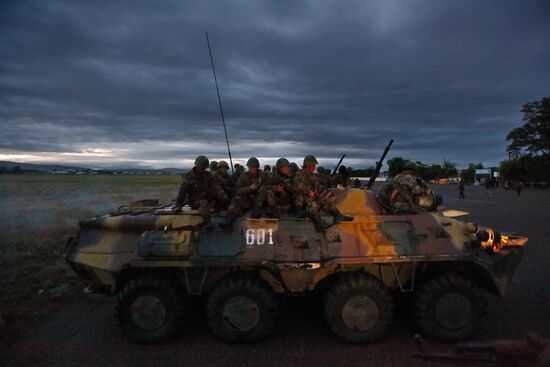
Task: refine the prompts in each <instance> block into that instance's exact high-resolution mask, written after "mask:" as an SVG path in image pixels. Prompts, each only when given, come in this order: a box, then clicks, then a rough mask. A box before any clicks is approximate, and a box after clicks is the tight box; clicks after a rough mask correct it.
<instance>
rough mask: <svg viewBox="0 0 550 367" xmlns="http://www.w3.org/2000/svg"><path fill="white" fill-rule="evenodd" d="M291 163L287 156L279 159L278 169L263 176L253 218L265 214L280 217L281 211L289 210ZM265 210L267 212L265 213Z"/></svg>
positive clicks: (290, 200)
mask: <svg viewBox="0 0 550 367" xmlns="http://www.w3.org/2000/svg"><path fill="white" fill-rule="evenodd" d="M289 165H290V163H289V162H288V159H286V158H279V159H278V160H277V164H276V168H277V170H276V171H275V172H273V173H272V174H271V175H269V176H268V177H266V175H264V177H263V178H262V185H261V186H260V189H259V192H258V197H257V198H256V206H255V209H254V211H253V212H252V215H251V217H252V218H259V217H261V216H262V214H265V215H266V216H267V217H269V218H279V213H278V212H279V211H280V210H284V211H287V210H289V209H290V207H291V205H292V182H291V178H290V176H289V171H290V167H289ZM264 211H265V213H264Z"/></svg>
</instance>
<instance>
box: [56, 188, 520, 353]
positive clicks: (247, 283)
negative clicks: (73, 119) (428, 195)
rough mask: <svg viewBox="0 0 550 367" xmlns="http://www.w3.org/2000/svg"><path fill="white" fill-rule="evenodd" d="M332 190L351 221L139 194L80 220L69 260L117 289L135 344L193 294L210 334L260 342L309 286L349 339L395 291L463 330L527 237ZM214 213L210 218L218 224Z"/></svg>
mask: <svg viewBox="0 0 550 367" xmlns="http://www.w3.org/2000/svg"><path fill="white" fill-rule="evenodd" d="M332 191H333V194H334V195H335V198H336V204H337V206H338V208H339V209H340V210H341V211H342V212H343V213H346V214H349V215H352V216H353V217H354V220H353V221H352V222H345V223H339V224H335V225H333V226H331V227H330V228H329V229H326V230H324V231H322V232H318V231H316V230H315V228H314V226H313V223H312V222H311V221H310V220H309V219H299V218H294V217H291V216H288V217H282V218H280V219H250V218H241V219H239V220H237V222H236V223H235V227H234V230H233V231H232V232H228V231H222V230H218V229H214V230H203V229H202V228H201V225H202V223H203V219H202V217H201V216H200V215H199V213H198V212H197V211H193V210H187V211H185V210H184V211H182V212H181V213H178V214H174V213H172V212H171V210H170V208H169V207H159V206H157V203H156V202H154V201H153V202H141V203H137V204H138V205H135V204H134V205H132V206H130V207H126V208H122V209H121V210H119V211H118V212H116V213H112V214H110V215H105V216H98V217H95V218H92V219H89V220H84V221H81V222H80V231H79V233H78V234H77V235H76V236H75V237H74V238H71V239H70V241H69V243H68V250H67V253H66V259H67V261H68V262H69V263H70V264H71V265H72V267H73V268H74V270H75V271H76V272H77V273H78V274H79V275H80V277H81V278H82V279H83V280H84V281H85V282H86V283H87V285H88V287H89V289H90V290H92V291H95V292H100V293H105V294H108V295H116V296H117V298H118V305H117V317H118V319H119V321H120V324H121V326H122V329H123V331H124V333H125V334H126V335H127V336H128V337H129V338H130V339H132V340H134V341H137V342H142V343H156V342H160V341H163V340H166V339H167V338H170V337H173V336H174V335H175V334H176V333H177V332H178V331H180V330H184V328H185V322H186V319H187V316H188V314H189V308H188V306H189V304H190V302H192V301H193V298H194V297H200V296H203V297H205V299H206V313H207V316H208V320H209V326H210V328H211V329H212V331H213V332H214V333H215V334H216V335H218V336H219V337H221V338H223V339H225V340H228V341H233V342H235V341H240V342H253V341H257V340H260V339H263V338H265V337H266V336H268V335H269V334H270V333H271V331H272V329H273V327H274V325H275V321H276V315H277V304H278V300H279V299H280V298H281V296H282V295H297V296H298V295H305V294H308V293H309V292H314V291H315V292H323V293H324V308H325V315H326V319H327V322H328V325H329V326H330V328H331V329H332V331H333V332H334V334H336V335H337V336H338V337H340V338H342V339H343V340H345V341H348V342H371V341H375V340H377V339H379V338H380V337H382V335H383V334H384V332H385V331H386V329H387V327H388V325H389V324H390V322H391V321H392V318H393V308H394V307H393V306H394V300H393V294H395V293H398V292H410V293H412V299H413V301H412V312H413V315H414V318H415V321H416V324H417V326H418V328H419V330H420V331H421V332H423V333H424V334H426V335H428V336H430V337H433V338H437V339H440V340H449V341H450V340H459V339H464V338H467V337H469V336H470V335H471V334H472V333H473V332H474V331H475V330H476V329H477V328H478V326H479V325H480V324H481V321H482V318H483V314H484V312H485V305H486V303H485V301H484V293H485V292H489V293H493V294H496V295H498V296H503V295H504V294H505V292H506V289H507V287H508V286H509V284H510V282H511V280H512V276H513V274H514V272H515V270H516V268H517V267H518V265H519V263H520V261H521V257H522V252H523V245H524V244H525V242H526V241H527V239H526V238H525V237H521V236H519V235H516V234H509V233H502V232H500V233H499V232H497V231H493V230H490V229H486V228H482V227H478V226H477V225H475V224H473V223H464V222H462V221H460V220H458V219H456V217H452V216H454V215H456V213H454V214H453V213H451V214H449V213H448V212H447V213H446V212H440V211H434V212H425V213H421V214H414V215H386V214H384V212H383V208H382V207H381V206H380V204H379V202H378V200H377V197H376V195H375V194H374V193H373V192H371V191H370V190H362V189H347V190H332ZM459 214H460V213H459ZM222 219H223V218H222V217H216V216H214V218H213V222H214V227H215V228H218V226H217V225H218V224H219V222H220V221H221V220H222ZM327 220H329V219H328V218H327Z"/></svg>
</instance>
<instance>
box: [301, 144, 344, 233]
mask: <svg viewBox="0 0 550 367" xmlns="http://www.w3.org/2000/svg"><path fill="white" fill-rule="evenodd" d="M315 165H317V159H316V158H315V157H314V156H312V155H307V156H306V157H305V158H304V164H303V169H302V170H301V171H299V172H298V173H296V176H295V177H294V178H293V180H292V188H293V191H294V207H295V210H296V216H297V217H304V216H308V217H309V218H310V219H311V220H312V221H313V224H314V225H315V229H316V230H317V231H321V230H323V229H325V228H328V227H330V225H329V224H327V223H326V222H325V221H324V220H322V219H321V214H320V212H321V211H324V212H326V213H327V214H329V215H332V216H333V217H334V221H333V223H334V224H337V223H340V222H342V221H352V220H353V217H350V216H348V215H343V214H342V213H340V210H338V208H337V207H336V206H335V205H334V204H333V203H332V201H330V200H329V199H328V198H327V197H326V196H321V192H320V191H319V182H318V177H317V176H316V175H315V173H314V172H315Z"/></svg>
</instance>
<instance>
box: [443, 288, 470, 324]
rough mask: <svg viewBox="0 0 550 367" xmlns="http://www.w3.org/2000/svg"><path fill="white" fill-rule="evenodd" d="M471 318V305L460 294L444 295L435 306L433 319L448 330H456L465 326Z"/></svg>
mask: <svg viewBox="0 0 550 367" xmlns="http://www.w3.org/2000/svg"><path fill="white" fill-rule="evenodd" d="M471 317H472V304H471V303H470V300H469V299H468V298H467V297H465V296H464V295H463V294H460V293H447V294H445V295H444V296H443V297H441V298H440V299H439V301H438V302H437V304H436V306H435V319H436V320H437V322H438V323H439V324H440V325H441V326H443V327H444V328H446V329H449V330H458V329H461V328H463V327H465V326H467V325H468V323H469V321H470V319H471Z"/></svg>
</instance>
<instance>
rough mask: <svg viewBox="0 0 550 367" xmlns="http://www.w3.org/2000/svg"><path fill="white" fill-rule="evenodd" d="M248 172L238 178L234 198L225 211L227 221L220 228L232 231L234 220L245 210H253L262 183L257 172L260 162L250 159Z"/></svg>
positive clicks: (253, 158) (259, 173) (260, 176)
mask: <svg viewBox="0 0 550 367" xmlns="http://www.w3.org/2000/svg"><path fill="white" fill-rule="evenodd" d="M246 165H247V167H248V171H247V172H245V173H243V174H242V175H241V176H239V179H238V180H237V184H236V185H235V195H236V196H235V197H234V198H233V200H231V204H229V209H228V210H227V220H226V221H225V222H224V223H221V224H220V228H222V229H226V230H233V224H234V223H235V219H236V218H237V217H238V216H240V215H243V214H245V213H246V211H247V210H249V209H252V208H254V206H255V204H256V196H257V194H258V189H259V188H260V184H261V181H262V174H261V172H260V170H259V167H260V162H259V161H258V159H257V158H255V157H252V158H250V159H249V160H248V162H247V163H246Z"/></svg>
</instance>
